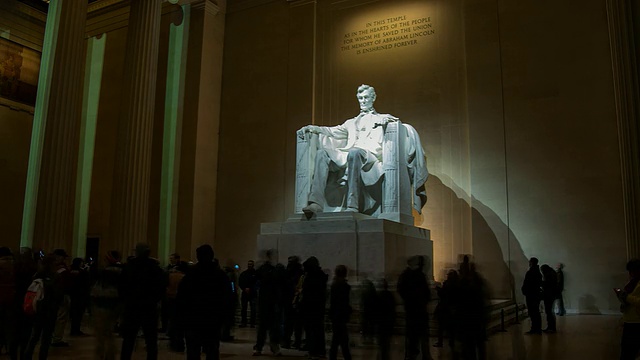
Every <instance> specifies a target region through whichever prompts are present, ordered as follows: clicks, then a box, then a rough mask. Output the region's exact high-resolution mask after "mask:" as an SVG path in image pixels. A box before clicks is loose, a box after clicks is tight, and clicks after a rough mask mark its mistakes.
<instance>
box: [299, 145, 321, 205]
mask: <svg viewBox="0 0 640 360" xmlns="http://www.w3.org/2000/svg"><path fill="white" fill-rule="evenodd" d="M296 139H297V142H296V189H295V191H296V193H295V194H296V196H295V204H294V206H295V209H294V211H295V213H296V214H299V213H302V208H303V207H305V206H307V205H308V201H309V192H310V191H311V179H313V170H314V164H315V160H316V152H317V151H318V134H314V133H305V134H304V135H303V136H297V137H296Z"/></svg>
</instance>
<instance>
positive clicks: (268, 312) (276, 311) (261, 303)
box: [253, 253, 284, 356]
mask: <svg viewBox="0 0 640 360" xmlns="http://www.w3.org/2000/svg"><path fill="white" fill-rule="evenodd" d="M283 281H284V267H283V266H282V265H279V266H274V265H273V264H271V254H270V253H267V258H266V260H265V262H264V264H262V265H261V266H260V268H258V309H259V310H258V316H259V319H260V321H259V324H258V334H257V339H256V345H255V346H254V347H253V350H254V351H253V355H254V356H259V355H262V348H263V347H264V343H265V340H266V338H267V333H269V347H270V349H271V352H272V353H273V354H274V355H275V356H280V355H281V353H280V336H279V335H280V331H281V330H280V326H281V325H282V323H281V321H280V320H281V319H282V317H281V315H282V290H283V285H282V284H283Z"/></svg>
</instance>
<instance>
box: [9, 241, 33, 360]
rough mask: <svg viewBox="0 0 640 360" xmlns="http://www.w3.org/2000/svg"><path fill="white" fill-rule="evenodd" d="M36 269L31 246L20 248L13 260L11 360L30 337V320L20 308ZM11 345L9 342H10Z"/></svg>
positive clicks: (23, 349)
mask: <svg viewBox="0 0 640 360" xmlns="http://www.w3.org/2000/svg"><path fill="white" fill-rule="evenodd" d="M37 271H38V264H37V262H36V260H35V259H34V254H33V251H32V250H31V248H28V247H23V248H20V256H19V257H18V258H17V259H16V262H15V273H14V275H15V290H16V291H15V302H14V309H15V311H14V315H15V319H14V320H15V322H14V327H13V328H12V331H13V333H14V335H15V340H16V344H15V346H14V347H13V348H12V347H11V346H10V347H9V356H10V358H11V360H17V359H18V354H23V353H24V352H25V351H26V348H27V344H28V343H29V339H30V338H31V328H32V325H33V324H32V321H31V319H30V318H29V317H27V316H26V314H25V313H24V311H23V309H22V305H23V303H24V296H25V294H26V293H27V289H28V288H29V285H31V282H32V281H33V276H34V275H35V274H36V272H37ZM10 345H11V344H10Z"/></svg>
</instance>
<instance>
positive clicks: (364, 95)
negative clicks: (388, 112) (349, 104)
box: [357, 90, 376, 111]
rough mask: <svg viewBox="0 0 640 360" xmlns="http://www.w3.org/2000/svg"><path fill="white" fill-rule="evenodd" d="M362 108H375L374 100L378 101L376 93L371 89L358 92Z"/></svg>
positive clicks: (364, 109)
mask: <svg viewBox="0 0 640 360" xmlns="http://www.w3.org/2000/svg"><path fill="white" fill-rule="evenodd" d="M357 97H358V102H359V103H360V110H363V111H369V110H371V108H373V102H374V101H376V96H375V94H373V93H372V91H371V90H366V91H363V92H361V93H358V94H357Z"/></svg>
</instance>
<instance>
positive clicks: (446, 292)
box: [434, 270, 458, 348]
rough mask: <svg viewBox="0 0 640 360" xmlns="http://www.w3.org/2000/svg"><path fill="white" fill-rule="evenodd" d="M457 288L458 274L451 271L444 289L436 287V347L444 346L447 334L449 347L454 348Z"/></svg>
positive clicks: (443, 285) (443, 286)
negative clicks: (454, 309)
mask: <svg viewBox="0 0 640 360" xmlns="http://www.w3.org/2000/svg"><path fill="white" fill-rule="evenodd" d="M457 286H458V272H457V271H455V270H449V272H448V273H447V279H446V280H445V281H444V283H443V284H442V287H436V291H437V293H438V305H437V306H436V310H435V312H434V316H435V317H436V319H437V320H438V342H437V343H436V344H435V345H434V346H435V347H442V346H443V339H444V334H445V332H446V333H447V336H448V337H449V345H450V346H451V347H452V348H453V342H454V335H453V329H454V326H453V308H454V305H455V301H456V298H455V296H456V289H457Z"/></svg>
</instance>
